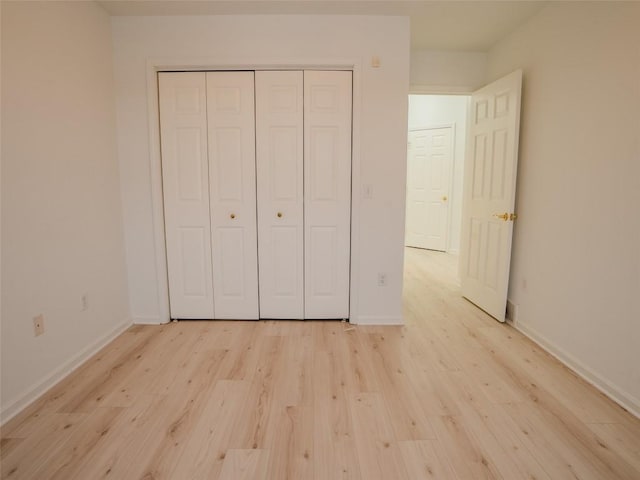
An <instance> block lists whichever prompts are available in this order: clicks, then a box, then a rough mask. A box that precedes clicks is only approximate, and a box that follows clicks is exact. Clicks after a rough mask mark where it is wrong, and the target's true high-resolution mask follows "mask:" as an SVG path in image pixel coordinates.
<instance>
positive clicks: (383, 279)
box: [378, 272, 387, 287]
mask: <svg viewBox="0 0 640 480" xmlns="http://www.w3.org/2000/svg"><path fill="white" fill-rule="evenodd" d="M378 286H379V287H386V286H387V274H386V273H383V272H380V273H378Z"/></svg>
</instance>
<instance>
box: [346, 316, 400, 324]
mask: <svg viewBox="0 0 640 480" xmlns="http://www.w3.org/2000/svg"><path fill="white" fill-rule="evenodd" d="M351 323H353V324H354V325H404V319H403V318H402V317H385V316H378V315H360V316H359V317H358V318H357V319H351Z"/></svg>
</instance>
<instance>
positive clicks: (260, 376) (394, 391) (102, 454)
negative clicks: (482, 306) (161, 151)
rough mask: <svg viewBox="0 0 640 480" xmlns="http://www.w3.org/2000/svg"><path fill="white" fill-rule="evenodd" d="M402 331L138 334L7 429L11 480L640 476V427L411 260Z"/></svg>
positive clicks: (331, 326)
mask: <svg viewBox="0 0 640 480" xmlns="http://www.w3.org/2000/svg"><path fill="white" fill-rule="evenodd" d="M406 265H407V268H406V273H405V293H404V295H405V319H406V326H404V327H364V326H356V327H353V326H350V325H348V324H344V323H339V322H291V321H281V322H274V321H266V322H265V321H260V322H179V323H172V324H168V325H163V326H134V327H131V328H130V329H129V330H128V331H127V332H125V333H124V334H122V335H121V336H120V337H118V338H117V339H116V340H115V341H114V342H113V343H111V344H110V345H109V346H107V347H106V348H105V349H103V350H102V351H101V352H99V353H98V354H97V355H96V356H94V357H93V358H92V359H90V360H89V361H88V362H87V363H86V364H84V365H83V366H82V367H81V368H79V369H78V370H77V371H76V372H75V373H73V374H72V375H71V376H69V377H68V378H66V379H65V380H63V381H62V382H61V383H60V384H58V385H57V386H55V387H54V388H53V389H51V390H50V391H49V392H47V393H46V394H45V395H44V396H43V397H41V398H40V399H39V400H38V401H37V402H36V403H35V404H34V405H32V406H31V407H29V408H28V409H27V410H26V411H24V412H23V413H21V414H20V415H19V416H17V417H16V418H14V419H13V420H11V421H10V422H9V423H8V424H7V425H5V426H4V427H3V428H2V441H1V444H0V457H1V477H2V478H3V479H4V478H8V479H37V480H41V479H78V480H84V479H91V480H93V479H103V478H112V479H125V480H126V479H148V480H150V479H156V480H158V479H175V480H187V479H207V480H214V479H224V480H242V479H251V480H256V479H263V480H272V479H277V480H281V479H300V480H313V479H315V480H321V479H331V480H337V479H364V480H375V479H381V480H395V479H428V478H437V479H459V480H467V479H469V480H478V479H485V478H488V479H505V480H517V479H539V480H543V479H546V480H557V479H603V480H605V479H606V480H610V479H629V480H631V479H636V480H637V479H640V420H638V419H637V418H635V417H633V416H632V415H630V414H628V413H627V412H625V411H624V410H623V409H622V408H620V407H619V406H617V405H616V404H614V403H613V402H612V401H610V400H608V399H607V398H606V397H605V396H604V395H602V394H601V393H599V392H598V391H596V390H595V389H594V388H593V387H591V386H589V385H588V384H586V383H585V382H583V381H582V380H581V379H579V378H578V377H577V376H575V375H574V374H573V373H572V372H570V371H569V370H568V369H566V368H564V367H563V366H562V365H560V364H559V363H558V362H557V361H556V360H554V359H553V358H552V357H550V356H549V355H547V354H546V353H544V352H543V351H542V350H541V349H540V348H538V347H537V346H536V345H534V344H533V343H532V342H531V341H529V340H528V339H526V338H525V337H523V336H522V335H521V334H519V333H518V332H516V331H515V330H513V329H512V328H510V327H509V326H507V325H501V324H499V323H497V322H496V321H494V320H493V319H491V318H489V317H488V316H487V315H486V314H484V313H483V312H482V311H480V310H478V309H477V308H475V307H474V306H473V305H471V304H470V303H468V302H467V301H465V300H464V299H462V298H461V297H460V293H459V289H458V286H457V283H456V280H455V270H454V262H452V259H451V257H450V256H448V255H445V254H439V253H435V252H429V251H424V250H417V249H407V251H406Z"/></svg>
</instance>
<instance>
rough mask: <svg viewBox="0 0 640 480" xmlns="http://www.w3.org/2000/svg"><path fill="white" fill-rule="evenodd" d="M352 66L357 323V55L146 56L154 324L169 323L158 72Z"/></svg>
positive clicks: (353, 309)
mask: <svg viewBox="0 0 640 480" xmlns="http://www.w3.org/2000/svg"><path fill="white" fill-rule="evenodd" d="M305 69H306V70H313V69H318V70H351V71H352V72H353V97H352V101H353V105H352V108H353V117H352V144H351V186H352V187H351V273H350V276H351V277H350V284H351V287H350V289H349V290H350V293H349V311H350V322H351V323H354V324H357V323H358V318H359V308H358V288H356V286H357V285H358V280H359V279H358V267H359V264H360V262H359V259H360V251H359V248H358V247H359V239H360V229H359V225H360V204H359V201H357V200H359V199H360V198H361V197H362V195H361V191H360V190H361V186H360V183H361V175H360V125H361V115H362V93H361V75H362V74H361V70H362V65H361V59H359V58H297V57H294V58H262V59H251V58H247V59H229V58H193V57H169V58H155V59H153V58H151V59H148V60H147V68H146V71H147V118H148V129H149V176H150V182H151V205H152V213H153V215H152V217H153V218H152V221H153V238H154V250H155V259H156V261H155V267H156V278H157V282H158V284H157V291H158V318H157V322H153V321H151V320H149V323H168V322H169V321H170V320H171V318H170V311H169V283H168V276H167V257H166V245H165V238H164V209H163V201H162V166H161V157H160V118H159V110H158V82H157V74H158V72H161V71H207V70H305Z"/></svg>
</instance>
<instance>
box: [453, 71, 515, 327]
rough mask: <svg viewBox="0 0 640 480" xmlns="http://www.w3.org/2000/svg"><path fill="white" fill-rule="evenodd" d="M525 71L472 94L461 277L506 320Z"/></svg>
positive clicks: (467, 290) (475, 298)
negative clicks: (521, 101)
mask: <svg viewBox="0 0 640 480" xmlns="http://www.w3.org/2000/svg"><path fill="white" fill-rule="evenodd" d="M521 89H522V71H521V70H518V71H516V72H513V73H511V74H509V75H507V76H506V77H503V78H501V79H499V80H497V81H495V82H493V83H491V84H489V85H487V86H486V87H484V88H481V89H480V90H478V91H477V92H474V93H473V95H472V97H471V106H470V109H471V110H470V115H469V120H470V124H469V144H468V148H467V156H466V165H465V178H464V203H463V215H462V222H463V223H462V239H461V240H462V241H461V252H460V276H461V281H462V294H463V295H464V296H465V297H466V298H467V299H469V300H470V301H471V302H473V303H475V304H476V305H477V306H479V307H480V308H482V309H483V310H485V311H486V312H487V313H489V314H490V315H492V316H493V317H495V318H496V319H497V320H499V321H501V322H503V321H504V320H505V310H506V303H507V290H508V286H509V267H510V262H511V241H512V234H513V220H514V217H513V213H514V205H515V191H516V174H517V161H518V134H519V127H520V97H521Z"/></svg>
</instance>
